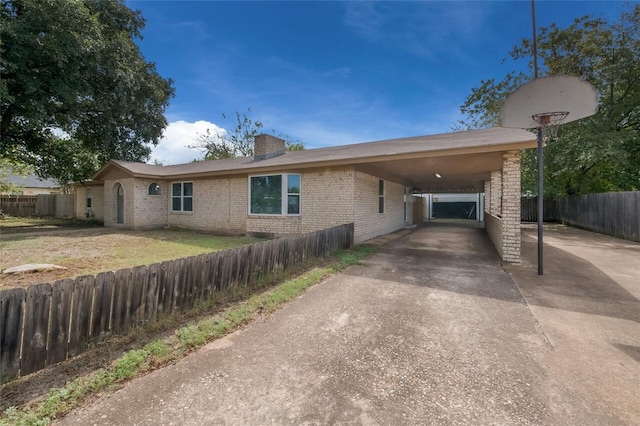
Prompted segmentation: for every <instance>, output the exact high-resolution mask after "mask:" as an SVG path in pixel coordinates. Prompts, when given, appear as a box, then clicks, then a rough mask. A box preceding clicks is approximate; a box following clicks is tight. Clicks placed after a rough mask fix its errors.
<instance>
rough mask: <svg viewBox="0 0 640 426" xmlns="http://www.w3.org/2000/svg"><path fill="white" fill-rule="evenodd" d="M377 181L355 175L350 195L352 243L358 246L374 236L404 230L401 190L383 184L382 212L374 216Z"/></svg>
mask: <svg viewBox="0 0 640 426" xmlns="http://www.w3.org/2000/svg"><path fill="white" fill-rule="evenodd" d="M378 181H379V178H377V177H375V176H371V175H367V174H364V173H361V172H356V175H355V196H354V200H355V201H354V225H355V231H354V232H355V237H354V239H355V242H356V243H360V242H363V241H366V240H369V239H371V238H374V237H377V236H378V235H384V234H388V233H390V232H394V231H397V230H398V229H401V228H402V227H404V225H405V223H404V191H405V187H404V186H402V185H399V184H397V183H393V182H390V181H384V192H385V197H384V203H385V206H384V213H378Z"/></svg>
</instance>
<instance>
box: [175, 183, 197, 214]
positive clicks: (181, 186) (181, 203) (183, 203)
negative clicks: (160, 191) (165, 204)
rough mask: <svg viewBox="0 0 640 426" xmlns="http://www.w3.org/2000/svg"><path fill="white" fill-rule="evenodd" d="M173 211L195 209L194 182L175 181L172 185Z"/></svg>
mask: <svg viewBox="0 0 640 426" xmlns="http://www.w3.org/2000/svg"><path fill="white" fill-rule="evenodd" d="M171 211H174V212H191V211H193V182H175V183H173V184H172V185H171Z"/></svg>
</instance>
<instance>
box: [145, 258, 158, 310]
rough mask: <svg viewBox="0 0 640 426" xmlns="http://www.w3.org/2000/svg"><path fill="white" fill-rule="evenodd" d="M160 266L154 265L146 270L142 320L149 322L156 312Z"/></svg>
mask: <svg viewBox="0 0 640 426" xmlns="http://www.w3.org/2000/svg"><path fill="white" fill-rule="evenodd" d="M161 268H162V265H161V264H160V263H154V264H152V265H149V267H148V268H147V274H148V277H147V291H146V295H145V308H144V319H145V321H147V322H149V321H151V320H153V319H154V318H155V316H156V313H157V310H158V289H159V286H158V283H159V280H160V272H161Z"/></svg>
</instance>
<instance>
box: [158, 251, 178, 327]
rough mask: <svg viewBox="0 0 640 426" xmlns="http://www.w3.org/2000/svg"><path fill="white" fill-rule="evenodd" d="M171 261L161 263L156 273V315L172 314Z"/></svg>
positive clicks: (172, 281) (172, 279) (172, 283)
mask: <svg viewBox="0 0 640 426" xmlns="http://www.w3.org/2000/svg"><path fill="white" fill-rule="evenodd" d="M173 264H174V261H173V260H169V261H166V262H162V264H161V265H160V271H159V273H158V315H170V314H171V313H172V312H173V286H174V282H175V280H174V278H173Z"/></svg>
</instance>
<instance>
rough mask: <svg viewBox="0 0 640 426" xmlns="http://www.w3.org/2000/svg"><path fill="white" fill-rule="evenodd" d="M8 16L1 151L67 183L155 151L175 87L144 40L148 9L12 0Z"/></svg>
mask: <svg viewBox="0 0 640 426" xmlns="http://www.w3.org/2000/svg"><path fill="white" fill-rule="evenodd" d="M0 20H1V25H0V40H1V42H0V43H1V44H0V61H1V62H0V77H1V78H0V115H1V123H0V124H1V126H0V155H1V156H3V157H7V158H11V159H13V160H19V161H21V162H24V163H26V164H29V165H32V166H34V168H35V169H36V170H38V172H39V173H40V174H41V175H42V176H43V177H53V178H57V179H59V180H61V181H62V182H68V181H69V180H81V179H86V178H88V177H89V176H90V175H91V173H92V172H93V171H94V170H95V169H96V167H97V165H99V164H102V163H104V162H106V161H107V160H109V159H112V158H113V159H121V160H134V161H138V160H144V159H146V158H147V157H148V155H149V153H150V147H149V144H152V145H155V144H157V143H158V141H159V139H160V137H161V135H162V131H163V129H164V128H165V127H166V124H167V123H166V119H165V117H164V110H165V108H166V107H167V106H168V102H169V99H170V98H171V97H172V96H173V93H174V89H173V87H172V82H171V80H166V79H164V78H162V77H161V76H160V75H159V74H158V73H157V71H156V69H155V65H154V64H153V63H149V62H147V61H146V60H145V59H144V57H143V55H142V54H141V52H140V50H139V48H138V46H137V45H136V43H135V39H138V38H141V31H142V29H143V27H144V19H143V17H142V16H141V14H140V12H138V11H133V10H131V9H129V8H128V7H127V6H126V4H125V2H124V1H123V0H2V3H1V6H0ZM52 159H56V160H57V161H51V160H52ZM63 160H64V161H63ZM56 162H59V163H60V164H59V165H56V164H55V163H56Z"/></svg>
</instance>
